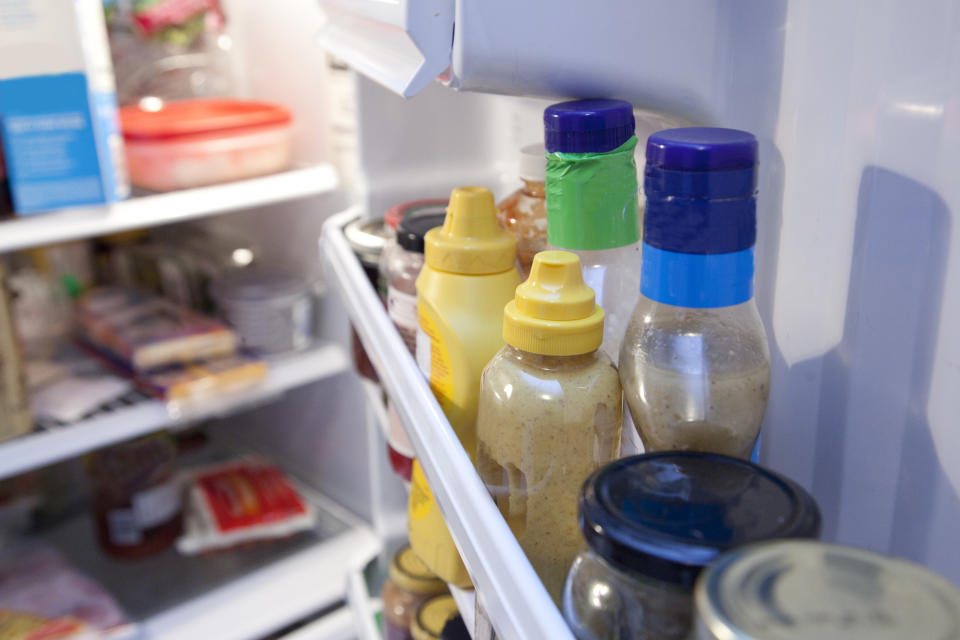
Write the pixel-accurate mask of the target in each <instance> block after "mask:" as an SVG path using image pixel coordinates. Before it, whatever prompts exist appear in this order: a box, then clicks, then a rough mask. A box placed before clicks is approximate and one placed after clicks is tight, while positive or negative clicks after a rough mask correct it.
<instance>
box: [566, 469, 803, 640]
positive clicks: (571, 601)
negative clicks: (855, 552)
mask: <svg viewBox="0 0 960 640" xmlns="http://www.w3.org/2000/svg"><path fill="white" fill-rule="evenodd" d="M579 506H580V526H581V528H582V530H583V535H584V537H585V538H586V542H587V548H586V550H584V551H582V552H581V553H580V555H578V556H577V559H576V560H575V561H574V562H573V565H572V566H571V568H570V575H569V577H568V578H567V584H566V586H565V588H564V592H563V614H564V617H565V618H566V620H567V623H568V624H569V625H570V628H571V629H572V630H573V633H574V635H575V636H576V637H577V638H578V639H579V640H609V639H612V638H616V639H617V640H686V638H688V634H689V633H690V631H691V629H692V627H693V587H694V583H695V581H696V579H697V576H698V575H699V574H700V572H701V571H702V570H703V569H704V567H706V566H707V565H709V564H710V563H711V562H712V561H713V560H715V559H716V558H717V557H718V556H719V555H720V554H721V553H723V552H725V551H727V550H729V549H733V548H736V547H740V546H742V545H745V544H750V543H754V542H760V541H764V540H771V539H778V538H813V537H816V536H817V535H819V533H820V522H821V520H820V510H819V509H818V508H817V504H816V502H814V500H813V498H812V497H811V496H810V495H809V494H808V493H807V492H806V491H804V490H803V489H802V488H801V487H800V486H798V485H797V484H795V483H793V482H791V481H790V480H788V479H787V478H784V477H783V476H780V475H778V474H776V473H773V472H772V471H768V470H766V469H764V468H762V467H759V466H757V465H755V464H752V463H750V462H747V461H745V460H739V459H736V458H730V457H727V456H721V455H717V454H711V453H695V452H681V451H666V452H660V453H651V454H646V455H640V456H631V457H629V458H622V459H620V460H617V461H616V462H613V463H611V464H609V465H607V466H606V467H604V468H603V469H601V470H599V471H597V472H596V473H594V474H593V475H592V476H591V477H590V478H589V479H588V480H587V482H586V483H584V485H583V490H582V492H581V494H580V505H579ZM722 637H723V638H734V637H738V636H733V635H724V636H722Z"/></svg>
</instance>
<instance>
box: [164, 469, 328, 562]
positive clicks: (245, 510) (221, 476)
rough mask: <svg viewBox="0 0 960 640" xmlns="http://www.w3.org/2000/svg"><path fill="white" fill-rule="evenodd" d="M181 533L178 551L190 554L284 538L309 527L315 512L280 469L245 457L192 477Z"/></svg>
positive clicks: (201, 471)
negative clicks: (182, 532) (182, 531)
mask: <svg viewBox="0 0 960 640" xmlns="http://www.w3.org/2000/svg"><path fill="white" fill-rule="evenodd" d="M191 475H192V481H191V482H190V487H189V489H188V492H187V513H186V520H185V522H184V534H183V535H182V536H181V537H180V539H179V540H177V550H178V551H180V552H181V553H184V554H186V555H194V554H198V553H205V552H209V551H215V550H220V549H226V548H229V547H233V546H236V545H239V544H245V543H252V542H259V541H264V540H273V539H277V538H285V537H287V536H291V535H293V534H295V533H298V532H300V531H305V530H308V529H311V528H313V526H314V523H315V522H316V512H315V511H314V508H313V506H312V505H311V504H310V503H309V502H307V500H306V499H305V498H304V497H303V495H302V494H301V492H300V491H298V490H297V488H296V487H295V485H294V483H293V481H291V480H290V479H289V478H288V477H287V476H286V475H285V474H284V473H283V471H281V470H280V469H278V468H277V467H275V466H274V465H272V464H271V463H270V462H269V461H267V460H265V459H263V458H256V457H251V458H245V459H242V460H234V461H232V462H228V463H224V464H219V465H215V466H211V467H206V468H204V469H200V470H199V471H197V472H195V473H193V474H191Z"/></svg>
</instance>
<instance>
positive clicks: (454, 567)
mask: <svg viewBox="0 0 960 640" xmlns="http://www.w3.org/2000/svg"><path fill="white" fill-rule="evenodd" d="M407 535H408V536H409V538H410V548H411V549H413V552H414V553H416V554H417V557H419V558H420V559H421V560H422V561H423V564H425V565H427V567H429V568H430V570H431V571H433V572H434V573H435V574H437V575H438V576H439V577H440V578H441V579H442V580H443V581H444V582H449V583H450V584H452V585H454V586H457V587H460V588H461V589H466V588H468V587H471V586H473V585H472V583H471V582H470V574H468V573H467V568H466V567H465V566H464V565H463V560H461V559H460V554H459V553H458V552H457V546H456V544H454V542H453V538H452V537H451V536H450V530H449V529H447V523H446V522H444V521H443V515H442V514H441V513H440V506H439V505H438V504H437V501H436V500H435V499H434V497H433V492H432V491H431V490H430V485H428V484H427V477H426V476H425V475H423V469H421V468H420V463H419V462H418V461H416V460H414V461H413V473H412V475H411V477H410V505H409V518H408V519H407Z"/></svg>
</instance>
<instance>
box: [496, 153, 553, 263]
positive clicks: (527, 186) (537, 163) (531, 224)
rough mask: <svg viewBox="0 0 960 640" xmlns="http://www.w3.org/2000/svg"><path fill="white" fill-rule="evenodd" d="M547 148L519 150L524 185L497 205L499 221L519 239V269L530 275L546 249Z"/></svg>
mask: <svg viewBox="0 0 960 640" xmlns="http://www.w3.org/2000/svg"><path fill="white" fill-rule="evenodd" d="M546 174H547V149H546V147H544V146H543V143H537V144H528V145H527V146H525V147H523V148H522V149H520V179H521V180H523V186H522V187H520V188H519V189H517V190H516V191H514V192H513V193H511V194H510V195H509V196H507V197H506V198H504V199H503V200H502V201H501V202H500V204H498V205H497V208H498V209H499V212H498V213H497V222H499V223H500V226H501V227H502V228H503V229H505V230H506V231H509V232H510V233H512V234H513V235H514V236H515V237H516V238H517V268H518V269H519V270H520V276H521V277H523V278H526V277H527V276H528V275H530V267H531V266H532V265H533V256H535V255H537V254H538V253H540V252H541V251H543V250H544V249H546V248H547V191H546V185H545V184H544V180H546Z"/></svg>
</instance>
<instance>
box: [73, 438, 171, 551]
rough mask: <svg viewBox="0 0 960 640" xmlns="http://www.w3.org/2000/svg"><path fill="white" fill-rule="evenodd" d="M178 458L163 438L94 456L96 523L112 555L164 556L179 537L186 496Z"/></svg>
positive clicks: (89, 466) (91, 473)
mask: <svg viewBox="0 0 960 640" xmlns="http://www.w3.org/2000/svg"><path fill="white" fill-rule="evenodd" d="M175 457H176V447H175V445H174V443H173V441H172V440H171V439H170V437H169V436H168V435H166V434H161V433H157V434H153V435H149V436H145V437H143V438H138V439H136V440H131V441H129V442H123V443H120V444H117V445H114V446H112V447H107V448H105V449H101V450H99V451H96V452H94V453H92V454H90V457H89V458H88V459H87V471H88V474H89V476H90V478H91V480H92V481H93V498H92V502H93V514H94V520H95V521H96V524H97V533H98V536H99V539H100V545H101V546H102V547H103V548H104V549H105V550H106V551H107V552H108V553H110V554H111V555H114V556H118V557H122V558H139V557H142V556H146V555H151V554H154V553H159V552H160V551H163V550H164V549H166V548H168V547H170V546H171V545H172V544H173V542H174V540H176V538H177V536H179V535H180V530H181V518H180V514H181V508H182V495H181V487H180V483H179V482H177V479H176V476H175V468H174V459H175Z"/></svg>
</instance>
